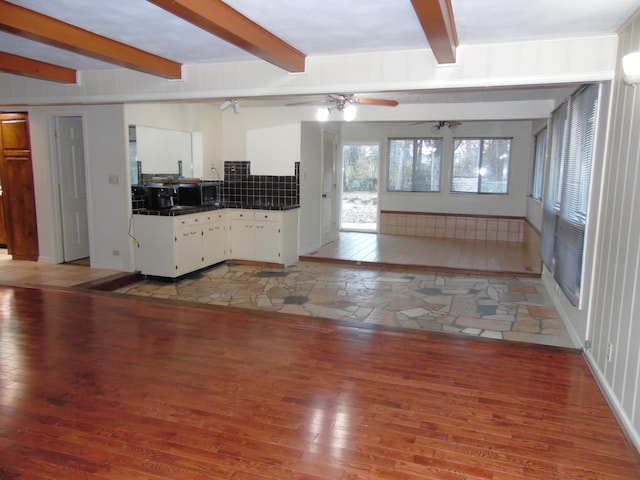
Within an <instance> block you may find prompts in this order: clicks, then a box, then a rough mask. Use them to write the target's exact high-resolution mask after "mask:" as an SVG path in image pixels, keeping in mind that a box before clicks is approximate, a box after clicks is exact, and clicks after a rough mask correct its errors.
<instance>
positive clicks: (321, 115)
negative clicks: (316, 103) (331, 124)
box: [316, 107, 329, 122]
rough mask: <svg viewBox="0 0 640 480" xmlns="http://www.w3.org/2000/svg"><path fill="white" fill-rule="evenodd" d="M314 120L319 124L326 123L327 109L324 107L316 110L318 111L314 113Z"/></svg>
mask: <svg viewBox="0 0 640 480" xmlns="http://www.w3.org/2000/svg"><path fill="white" fill-rule="evenodd" d="M316 120H318V121H319V122H326V121H327V120H329V109H328V108H325V107H320V108H318V111H317V112H316Z"/></svg>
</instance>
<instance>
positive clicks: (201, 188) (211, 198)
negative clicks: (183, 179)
mask: <svg viewBox="0 0 640 480" xmlns="http://www.w3.org/2000/svg"><path fill="white" fill-rule="evenodd" d="M219 188H220V185H219V184H218V183H213V182H212V183H188V184H180V185H179V186H178V203H179V204H180V205H192V206H199V205H215V204H216V203H218V202H220V195H219V193H220V192H219Z"/></svg>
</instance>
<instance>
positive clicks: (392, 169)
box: [387, 138, 442, 192]
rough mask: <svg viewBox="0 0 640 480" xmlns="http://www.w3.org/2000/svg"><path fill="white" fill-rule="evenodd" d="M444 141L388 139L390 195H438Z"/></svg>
mask: <svg viewBox="0 0 640 480" xmlns="http://www.w3.org/2000/svg"><path fill="white" fill-rule="evenodd" d="M441 158H442V139H441V138H392V139H390V140H389V170H388V172H387V173H388V175H387V191H389V192H439V191H440V164H441Z"/></svg>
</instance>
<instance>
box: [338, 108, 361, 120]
mask: <svg viewBox="0 0 640 480" xmlns="http://www.w3.org/2000/svg"><path fill="white" fill-rule="evenodd" d="M356 113H358V109H357V108H356V107H355V105H349V106H347V107H345V108H344V110H343V111H342V114H343V115H344V121H345V122H350V121H351V120H353V119H354V118H356Z"/></svg>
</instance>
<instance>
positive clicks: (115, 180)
mask: <svg viewBox="0 0 640 480" xmlns="http://www.w3.org/2000/svg"><path fill="white" fill-rule="evenodd" d="M119 182H120V179H119V178H118V176H117V175H109V185H117V184H118V183H119Z"/></svg>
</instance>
